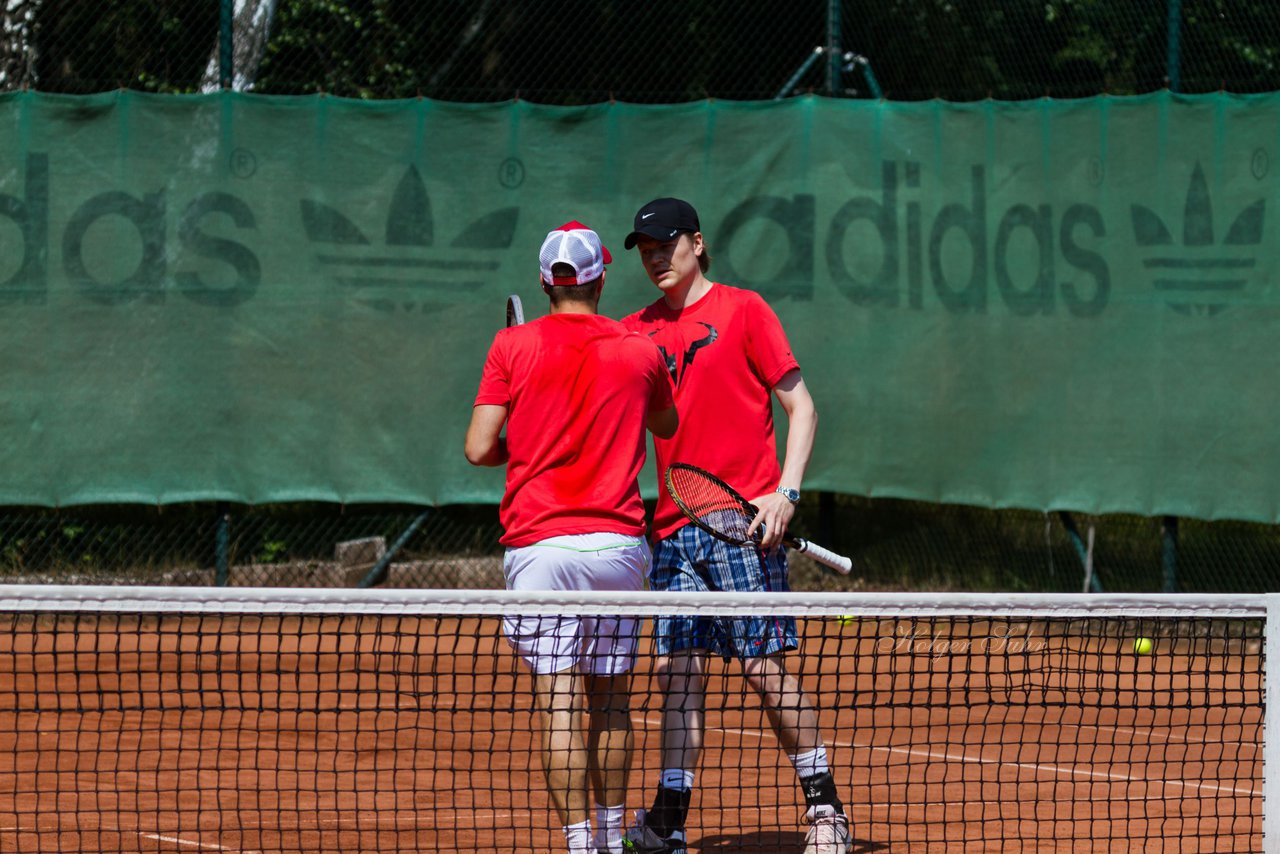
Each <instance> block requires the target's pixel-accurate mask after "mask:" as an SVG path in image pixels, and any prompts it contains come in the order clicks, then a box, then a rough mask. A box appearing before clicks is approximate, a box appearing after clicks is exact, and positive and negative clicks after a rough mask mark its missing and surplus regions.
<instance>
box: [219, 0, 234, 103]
mask: <svg viewBox="0 0 1280 854" xmlns="http://www.w3.org/2000/svg"><path fill="white" fill-rule="evenodd" d="M221 2H222V9H221V11H220V13H219V19H220V27H219V32H218V84H219V85H220V86H222V88H223V89H230V88H231V84H232V82H233V78H232V74H233V73H234V72H235V59H234V58H233V55H232V52H231V48H232V42H231V39H232V34H233V27H232V20H233V18H234V16H235V11H234V7H233V0H221Z"/></svg>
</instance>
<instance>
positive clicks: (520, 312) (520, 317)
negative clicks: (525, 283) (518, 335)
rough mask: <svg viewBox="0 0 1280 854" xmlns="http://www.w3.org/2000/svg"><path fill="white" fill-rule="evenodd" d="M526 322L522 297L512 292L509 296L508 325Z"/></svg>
mask: <svg viewBox="0 0 1280 854" xmlns="http://www.w3.org/2000/svg"><path fill="white" fill-rule="evenodd" d="M522 323H524V306H523V305H521V304H520V297H518V296H516V295H515V294H512V295H511V296H509V297H507V326H519V325H520V324H522Z"/></svg>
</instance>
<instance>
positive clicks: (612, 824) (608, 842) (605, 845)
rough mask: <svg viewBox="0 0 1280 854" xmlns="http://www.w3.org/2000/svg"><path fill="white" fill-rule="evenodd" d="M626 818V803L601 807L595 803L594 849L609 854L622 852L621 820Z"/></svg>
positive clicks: (620, 853)
mask: <svg viewBox="0 0 1280 854" xmlns="http://www.w3.org/2000/svg"><path fill="white" fill-rule="evenodd" d="M625 819H626V805H625V804H619V805H618V806H616V807H602V806H600V805H598V804H597V805H596V849H597V850H600V851H608V852H609V854H622V822H623V821H624V820H625Z"/></svg>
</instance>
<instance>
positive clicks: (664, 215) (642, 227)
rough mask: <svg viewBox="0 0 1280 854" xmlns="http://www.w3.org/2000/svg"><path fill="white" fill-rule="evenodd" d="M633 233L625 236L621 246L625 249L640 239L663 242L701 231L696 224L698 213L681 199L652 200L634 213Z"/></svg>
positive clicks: (699, 226)
mask: <svg viewBox="0 0 1280 854" xmlns="http://www.w3.org/2000/svg"><path fill="white" fill-rule="evenodd" d="M632 228H633V231H632V232H631V233H630V234H628V235H627V240H626V242H625V243H624V244H623V245H624V246H625V247H626V248H627V249H630V248H631V247H633V246H635V245H636V241H637V240H639V239H640V238H641V237H652V238H653V239H654V240H661V241H663V242H665V241H668V240H670V239H671V238H673V237H675V236H676V235H677V234H679V233H680V232H682V231H685V232H689V233H690V234H692V233H693V232H695V231H702V226H701V225H699V224H698V212H697V211H695V210H694V209H693V205H691V204H689V203H688V202H686V201H684V200H683V199H671V198H664V199H654V200H653V201H651V202H649V204H647V205H645V206H644V207H642V208H641V209H640V210H638V211H636V221H635V223H634V225H632Z"/></svg>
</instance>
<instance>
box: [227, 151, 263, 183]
mask: <svg viewBox="0 0 1280 854" xmlns="http://www.w3.org/2000/svg"><path fill="white" fill-rule="evenodd" d="M257 171H258V158H256V157H254V156H253V152H252V151H250V150H249V149H247V148H237V149H236V150H235V151H233V152H231V174H232V175H235V176H236V177H237V178H248V177H249V176H251V175H253V173H254V172H257Z"/></svg>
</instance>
